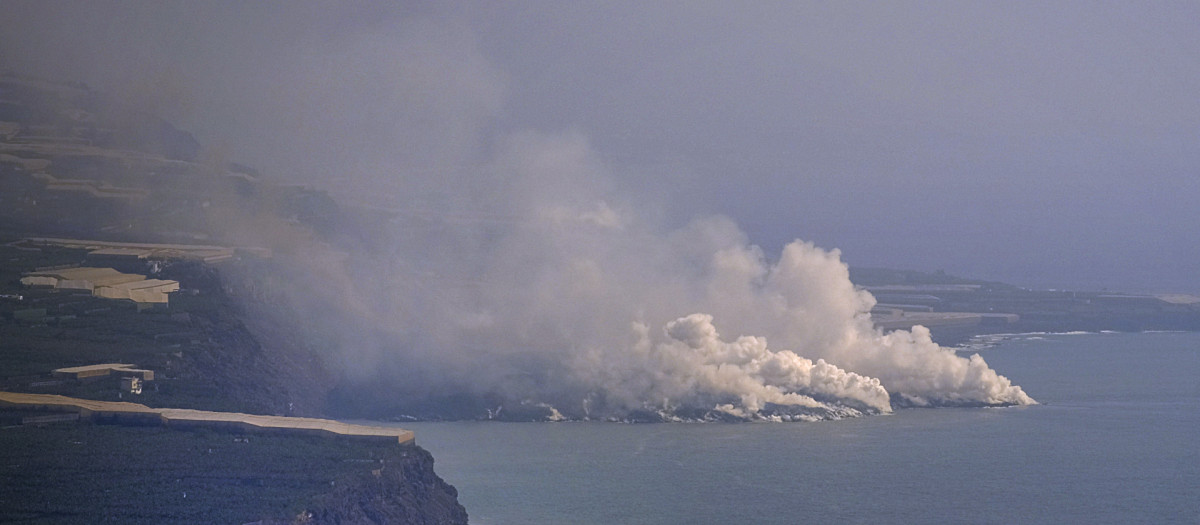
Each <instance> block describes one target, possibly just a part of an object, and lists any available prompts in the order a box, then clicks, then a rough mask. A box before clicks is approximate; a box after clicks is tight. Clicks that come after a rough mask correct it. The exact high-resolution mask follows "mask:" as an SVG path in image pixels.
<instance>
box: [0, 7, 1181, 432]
mask: <svg viewBox="0 0 1200 525" xmlns="http://www.w3.org/2000/svg"><path fill="white" fill-rule="evenodd" d="M3 7H4V11H5V16H4V17H0V61H2V62H0V69H13V70H16V71H18V72H22V73H25V74H32V75H37V76H43V77H50V78H59V79H65V80H82V81H85V82H88V83H89V84H92V85H94V86H96V87H97V88H98V89H100V90H102V91H105V92H109V93H116V94H120V95H121V96H126V97H128V98H129V99H130V100H137V101H140V102H141V103H142V104H143V105H146V104H150V105H153V106H154V107H156V108H159V111H160V112H162V113H163V114H164V116H166V117H168V118H171V119H172V120H174V121H175V122H177V123H178V124H179V125H180V126H181V127H184V128H187V129H190V130H193V131H194V132H195V133H196V135H197V137H198V138H199V139H200V141H201V142H202V143H205V144H207V145H209V146H210V147H211V148H212V149H213V151H212V152H211V154H212V155H214V156H218V157H222V158H229V159H232V160H236V161H239V162H243V163H247V164H251V165H254V166H256V167H259V168H261V169H263V170H264V172H265V173H266V174H267V176H268V177H271V178H274V179H276V180H281V181H297V182H305V183H309V184H314V185H316V186H318V187H321V188H325V189H328V190H329V191H330V192H331V193H333V194H334V195H336V196H338V198H339V199H346V200H347V201H354V202H359V203H365V204H369V205H372V206H377V207H380V208H384V209H389V210H394V211H395V212H396V213H398V214H399V217H400V218H399V219H396V220H393V221H392V222H390V223H388V224H378V225H374V226H372V227H371V228H370V229H371V230H372V231H370V232H368V233H369V234H370V235H367V236H365V237H366V238H368V239H369V240H368V241H366V242H364V245H363V247H362V249H361V250H358V249H355V250H349V249H342V251H341V252H339V250H338V249H333V248H329V247H324V246H322V245H320V244H319V243H314V242H311V241H310V240H308V239H306V238H304V237H303V236H302V235H288V234H280V230H285V229H286V228H284V227H283V226H279V225H272V226H271V227H270V228H265V229H264V230H265V232H267V233H264V231H259V230H257V229H255V228H249V227H246V228H242V230H241V231H240V234H241V235H242V236H243V237H242V239H243V240H244V241H245V242H259V243H273V244H275V245H276V247H277V248H278V249H279V253H281V254H283V255H284V256H285V257H284V259H285V260H286V261H290V262H289V264H291V265H292V266H290V267H289V269H288V270H287V272H291V273H285V275H286V276H287V277H288V278H289V279H292V282H302V283H304V285H303V287H298V288H296V289H291V290H290V291H288V292H287V294H286V295H287V296H288V297H290V298H291V301H290V302H291V303H292V304H294V305H295V309H296V311H298V312H302V313H304V314H306V315H303V316H302V318H303V322H305V323H308V324H311V325H313V326H320V327H322V330H321V331H322V333H323V334H324V336H323V337H324V338H325V339H324V340H323V342H322V343H321V344H322V345H324V346H327V347H328V348H329V349H330V350H329V351H330V353H331V355H335V356H338V357H339V361H340V362H341V363H343V364H344V365H345V366H346V367H347V370H348V373H351V374H357V375H363V376H366V375H370V374H374V373H378V372H379V371H380V370H381V369H387V368H389V367H394V368H395V369H396V370H420V372H411V373H409V374H408V375H405V376H404V377H405V379H406V380H411V381H413V382H414V383H422V382H424V383H428V384H430V385H433V384H449V385H455V387H453V388H470V389H475V390H477V391H493V390H501V391H504V392H505V394H506V395H508V396H509V397H511V398H514V399H522V398H529V399H534V400H535V401H538V402H548V403H551V404H555V405H556V406H558V405H559V404H562V405H566V404H569V403H574V404H577V405H581V406H580V410H583V409H585V407H583V406H582V405H584V404H586V405H588V406H594V405H595V404H599V403H601V401H603V404H606V405H608V406H620V407H624V408H640V407H643V406H646V407H650V408H664V407H667V406H674V405H682V404H686V403H693V404H696V405H704V406H716V405H722V406H724V405H728V406H727V407H726V408H727V410H728V411H730V412H731V413H733V412H738V411H754V410H756V409H757V408H760V407H765V406H768V404H774V405H789V406H798V407H799V406H807V407H810V408H812V407H817V408H818V410H817V412H820V410H830V411H833V412H837V411H842V410H860V411H862V410H865V411H886V409H887V408H888V406H890V405H889V404H887V403H885V402H883V401H881V400H882V399H884V397H882V396H884V394H883V392H884V391H886V393H887V397H888V398H890V399H891V403H909V404H917V405H920V404H940V403H943V404H944V403H952V404H953V403H962V404H988V403H1022V402H1028V401H1029V399H1028V397H1027V396H1025V395H1024V393H1022V392H1021V391H1020V390H1019V388H1017V387H1014V386H1012V385H1010V384H1009V383H1008V381H1007V380H1006V379H1004V378H1003V377H1000V376H997V375H996V374H995V372H993V371H992V370H990V369H988V368H987V366H986V364H984V363H983V361H982V360H981V359H978V358H972V359H969V360H968V359H963V358H959V357H956V356H955V355H954V354H953V353H952V352H949V351H948V350H945V349H942V348H939V347H937V346H936V345H934V344H932V343H931V342H929V341H928V337H927V334H925V333H923V332H922V331H920V330H916V331H914V333H906V332H897V333H894V334H890V335H886V336H885V335H882V334H879V333H877V332H876V331H874V330H873V329H872V328H871V327H870V324H869V321H868V320H867V319H866V317H865V314H864V313H863V312H865V311H866V310H868V309H869V306H870V303H871V301H872V300H871V298H870V297H869V296H868V295H867V294H864V293H862V292H859V291H855V290H854V288H853V286H852V285H851V284H850V283H849V281H848V279H846V277H845V266H844V265H843V264H842V263H841V261H840V258H841V253H844V254H845V256H846V259H847V260H849V261H850V262H852V263H855V264H862V265H879V266H894V267H910V268H915V269H923V270H931V269H937V268H941V269H945V270H947V271H948V272H951V273H958V274H964V275H969V276H972V277H979V278H987V279H998V280H1006V281H1009V282H1013V283H1015V284H1020V285H1027V286H1052V287H1080V288H1087V289H1098V288H1102V287H1109V288H1113V289H1124V290H1130V291H1139V290H1145V291H1182V292H1200V288H1198V286H1200V285H1197V284H1196V283H1197V281H1196V280H1195V275H1196V274H1197V273H1198V272H1200V266H1198V265H1200V262H1198V261H1200V251H1198V250H1200V245H1198V244H1197V243H1195V242H1194V240H1193V237H1194V226H1193V225H1194V224H1197V223H1200V206H1196V205H1195V203H1196V201H1197V199H1198V198H1200V178H1197V177H1195V176H1194V173H1192V172H1193V171H1194V166H1196V165H1200V163H1198V162H1197V161H1200V143H1198V141H1197V127H1196V125H1197V122H1200V99H1197V98H1196V97H1195V96H1194V93H1195V91H1196V86H1197V85H1200V66H1198V65H1197V64H1200V60H1197V59H1198V58H1200V57H1198V56H1197V49H1198V48H1197V47H1196V46H1195V45H1194V44H1195V42H1194V35H1195V30H1194V27H1193V24H1192V22H1191V21H1193V20H1196V19H1197V15H1200V13H1197V12H1196V11H1197V7H1196V6H1195V5H1192V4H1153V5H1137V4H1128V3H1092V2H1089V3H1070V2H1063V3H1054V4H1044V3H1018V4H1007V5H999V4H996V5H992V4H964V3H957V2H947V3H933V4H928V3H925V4H919V5H915V6H914V5H904V4H896V5H884V6H880V5H878V4H855V3H839V4H834V5H828V4H797V5H789V6H783V7H780V6H774V5H768V4H753V5H744V4H739V5H733V4H726V3H704V2H689V3H683V4H671V3H664V4H653V5H650V6H644V5H638V4H633V3H622V2H603V3H597V4H575V3H522V4H518V5H504V6H500V5H493V4H490V3H456V4H453V5H443V6H427V5H424V4H422V3H414V4H411V5H400V6H379V5H372V4H339V5H338V6H318V5H315V4H293V3H254V4H244V3H203V4H199V3H191V2H154V3H126V2H121V3H108V2H80V3H49V4H47V3H45V2H14V1H7V2H4V4H3ZM796 238H803V239H808V240H811V241H813V242H815V243H816V245H818V246H822V247H825V248H832V247H839V248H841V250H842V252H837V251H825V250H823V249H821V248H817V247H815V246H813V245H812V244H807V243H804V242H799V243H796V242H793V241H794V239H796ZM285 241H286V242H285ZM288 254H292V255H294V257H292V258H290V259H289V258H287V257H286V256H287V255H288ZM330 311H337V312H346V314H345V315H341V314H338V315H332V314H330V313H329V312H330ZM331 317H333V318H336V319H330V318H331ZM395 363H402V364H395ZM389 373H394V374H399V375H402V374H403V373H402V372H400V371H394V372H389ZM880 389H882V391H881V390H880ZM589 396H591V397H589ZM600 397H603V398H604V399H603V400H601V399H599V398H600ZM587 399H594V401H587V402H586V403H585V401H583V400H587ZM567 400H571V401H569V402H568V401H567ZM821 407H824V408H821Z"/></svg>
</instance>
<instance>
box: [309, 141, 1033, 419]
mask: <svg viewBox="0 0 1200 525" xmlns="http://www.w3.org/2000/svg"><path fill="white" fill-rule="evenodd" d="M502 152H503V153H502V154H500V155H499V156H498V158H497V160H496V161H495V162H493V163H492V164H491V165H490V166H489V168H488V172H489V173H490V176H489V177H481V178H479V179H478V183H477V184H476V185H475V186H474V187H472V188H467V189H465V191H461V192H460V193H459V194H458V196H457V198H456V199H455V202H453V203H450V204H448V205H446V206H444V207H443V208H442V209H440V210H437V211H427V212H425V213H423V214H421V215H420V216H419V220H418V219H412V218H411V216H410V218H408V219H404V220H401V221H399V222H396V223H395V224H393V226H394V227H393V228H391V229H390V230H389V231H387V232H382V233H384V235H382V236H376V238H377V239H379V240H380V242H381V243H384V244H385V245H386V249H382V250H377V251H379V252H381V253H384V254H386V255H387V257H383V258H379V259H370V258H366V257H362V256H356V257H348V258H345V259H343V264H344V266H343V267H339V268H337V269H331V268H329V267H328V266H325V267H322V268H321V271H322V272H324V273H325V274H329V273H331V272H337V271H345V272H348V273H358V274H362V273H368V274H370V275H371V278H370V279H365V280H364V279H356V278H348V279H340V280H338V281H337V282H339V283H341V285H342V286H347V285H348V286H350V287H351V288H354V289H351V290H337V291H330V292H329V293H331V294H334V295H345V294H346V293H347V292H348V293H349V294H351V295H353V296H354V297H355V298H356V300H355V303H356V304H362V305H363V306H362V307H360V308H358V309H357V311H358V312H359V315H360V316H366V317H367V318H369V320H370V323H369V324H370V325H371V327H372V328H371V330H369V331H368V332H370V334H371V335H369V336H368V335H364V331H363V330H358V329H355V330H353V331H352V333H347V334H345V335H344V337H343V340H342V341H341V342H340V344H341V346H342V347H343V348H347V349H352V351H348V352H346V354H345V355H353V356H354V359H353V360H352V362H351V363H347V365H348V367H350V368H351V372H353V371H354V370H353V369H354V368H358V369H359V373H360V374H368V375H369V374H381V373H386V372H380V370H387V365H388V364H389V363H390V364H391V365H393V366H394V368H395V369H398V370H404V369H407V370H420V372H419V373H411V372H410V373H408V374H407V375H405V376H403V377H404V379H403V381H405V382H407V383H408V384H407V388H408V391H409V392H415V391H419V390H421V389H430V390H438V391H441V392H447V391H449V392H455V391H460V392H468V393H474V394H481V395H482V394H489V393H490V394H497V395H500V396H502V397H503V398H505V399H509V400H510V401H511V402H524V403H525V404H526V405H536V404H542V403H544V404H548V405H550V406H553V407H555V408H557V409H558V410H560V411H562V412H563V413H564V414H566V415H567V416H575V417H582V416H585V415H588V416H591V417H622V415H623V414H627V413H629V412H631V411H636V410H649V411H653V412H659V413H669V412H676V413H689V414H701V413H703V412H704V411H709V412H710V413H714V412H722V413H725V414H730V415H734V416H737V417H747V418H757V417H777V416H778V415H783V416H785V417H796V416H803V417H805V418H809V417H837V416H842V415H855V414H859V413H873V412H874V413H878V412H888V411H890V410H891V409H892V406H893V404H895V403H899V404H901V405H922V406H925V405H945V404H951V405H1006V404H1027V403H1033V400H1032V399H1031V398H1030V397H1029V396H1027V395H1026V394H1025V393H1024V392H1023V391H1022V390H1021V389H1020V387H1017V386H1014V385H1012V384H1011V383H1010V382H1009V381H1008V380H1007V379H1006V378H1004V377H1003V376H1000V375H997V374H996V373H995V371H993V370H991V369H990V368H988V366H987V365H986V364H985V363H984V362H983V360H982V359H981V358H979V357H978V356H972V357H971V358H970V359H967V358H963V357H959V356H957V355H956V354H955V353H954V352H953V351H952V350H950V349H947V348H943V347H940V346H938V345H937V344H935V343H933V342H932V341H930V339H929V335H928V331H926V330H924V329H923V328H917V329H915V330H914V331H913V332H911V333H910V332H905V331H898V332H894V333H891V334H887V335H884V334H882V333H881V332H880V331H879V330H877V329H875V328H874V327H873V326H872V325H871V321H870V319H869V316H868V312H869V311H870V309H871V307H872V306H873V305H874V298H873V297H871V295H870V294H868V293H866V292H865V291H862V290H858V289H856V288H855V287H854V285H853V284H852V283H851V282H850V280H849V274H848V270H847V268H846V265H845V264H843V263H842V262H841V261H840V254H839V253H838V251H837V250H832V251H826V250H822V249H820V248H818V247H816V246H813V245H812V244H810V243H805V242H801V241H796V242H793V243H791V244H789V245H787V246H786V247H785V248H784V249H783V252H782V253H781V254H780V256H779V258H778V260H776V261H773V262H772V261H770V260H768V258H767V257H766V256H765V255H764V253H763V252H762V250H761V249H759V248H758V247H757V246H754V245H753V244H750V243H749V242H748V240H747V238H746V236H745V234H744V233H742V232H741V231H740V230H739V229H738V228H737V227H736V226H735V225H734V224H733V223H732V222H731V221H730V220H728V219H726V218H723V217H709V218H700V219H696V220H693V221H691V222H690V223H688V224H686V225H684V226H683V227H678V228H667V227H662V226H658V225H655V224H653V223H651V222H650V221H648V220H646V219H645V218H643V217H641V216H639V215H638V214H636V213H634V212H633V210H632V208H631V207H630V206H629V205H627V204H625V203H624V202H623V199H621V198H620V196H619V195H617V194H616V192H615V191H613V190H612V188H611V186H610V185H609V183H608V182H607V181H608V178H607V175H606V173H605V170H604V168H603V166H602V165H601V164H600V163H599V162H598V161H597V160H596V159H595V157H594V155H593V153H592V152H591V149H590V148H589V146H588V145H587V143H586V141H585V140H584V139H583V138H582V137H581V136H579V135H566V136H544V135H536V134H520V135H517V136H516V137H514V138H513V139H511V140H510V141H509V142H508V143H506V144H505V145H504V146H503V148H502ZM414 207H415V205H411V204H409V205H407V206H398V207H397V209H399V210H411V209H413V208H414ZM355 287H356V288H355ZM343 302H345V301H343ZM631 325H632V326H633V327H634V328H633V330H632V331H631V330H630V326H631ZM716 326H720V327H721V330H722V331H723V332H725V333H727V334H732V337H731V338H730V339H722V338H721V337H720V336H719V335H718V333H717V329H716ZM652 327H653V328H652ZM631 332H632V333H631ZM768 344H769V345H770V346H768ZM351 352H352V353H351ZM352 375H353V374H352ZM397 381H401V380H400V379H397ZM698 417H699V416H698Z"/></svg>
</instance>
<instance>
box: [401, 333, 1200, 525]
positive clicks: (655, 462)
mask: <svg viewBox="0 0 1200 525" xmlns="http://www.w3.org/2000/svg"><path fill="white" fill-rule="evenodd" d="M983 355H984V356H985V357H986V358H987V359H988V361H989V363H992V364H993V365H994V366H997V367H1002V368H1003V369H1004V370H1005V371H1006V372H1007V373H1008V375H1010V376H1011V377H1012V378H1013V380H1014V381H1019V382H1020V383H1021V384H1022V385H1023V386H1025V387H1026V389H1027V390H1029V391H1030V392H1031V393H1033V395H1036V396H1037V397H1038V399H1039V401H1041V402H1042V404H1041V405H1035V406H1027V407H1013V408H1003V409H976V408H970V409H949V408H942V409H929V410H926V409H912V410H898V411H896V412H895V413H894V414H892V415H885V416H872V417H863V418H854V419H847V420H841V421H825V422H817V423H784V424H770V423H747V424H719V423H716V424H713V423H709V424H648V425H626V424H611V423H486V422H484V423H413V424H405V425H404V426H406V427H408V428H412V429H414V430H416V432H417V436H418V442H420V443H421V445H422V446H423V447H426V448H428V449H429V450H431V451H432V452H433V453H434V454H435V456H436V457H437V469H438V472H440V473H441V474H442V476H444V477H445V478H446V479H447V481H449V482H450V483H452V484H454V485H455V486H456V487H457V488H458V489H459V493H460V497H461V499H462V501H463V503H464V505H466V507H467V510H468V512H469V513H470V514H471V520H472V523H481V524H507V523H641V524H668V523H780V524H784V523H788V524H791V523H996V524H1008V523H1046V524H1051V523H1054V524H1060V523H1090V524H1098V523H1112V524H1117V523H1122V524H1123V523H1196V522H1197V521H1198V520H1200V446H1197V441H1196V436H1197V435H1198V434H1200V384H1198V383H1197V380H1196V377H1200V334H1194V333H1149V334H1087V335H1070V336H1065V335H1049V336H1020V337H1017V338H1015V339H1013V340H1010V341H1006V342H1004V343H1002V344H1000V345H999V346H997V347H995V348H991V349H987V350H985V351H984V352H983Z"/></svg>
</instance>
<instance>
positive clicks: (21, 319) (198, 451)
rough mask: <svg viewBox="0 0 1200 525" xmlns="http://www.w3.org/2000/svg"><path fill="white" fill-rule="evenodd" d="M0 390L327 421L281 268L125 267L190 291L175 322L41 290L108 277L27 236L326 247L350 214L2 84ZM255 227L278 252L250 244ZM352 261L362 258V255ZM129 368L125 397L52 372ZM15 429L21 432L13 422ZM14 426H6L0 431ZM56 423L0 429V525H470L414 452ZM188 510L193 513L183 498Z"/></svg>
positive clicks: (182, 142)
mask: <svg viewBox="0 0 1200 525" xmlns="http://www.w3.org/2000/svg"><path fill="white" fill-rule="evenodd" d="M0 101H2V102H0V296H3V297H0V389H4V390H10V391H23V392H33V393H43V394H63V395H69V396H74V397H82V398H88V399H97V400H106V401H117V400H125V401H135V402H138V403H143V404H146V405H150V406H155V407H173V408H196V409H204V410H219V411H237V412H248V413H255V414H271V415H297V416H300V415H303V416H322V415H329V414H328V410H327V406H326V398H327V393H328V391H329V390H330V389H331V388H332V387H333V385H334V384H335V383H336V381H337V375H336V373H335V372H333V371H331V369H330V367H329V366H328V363H326V362H324V361H323V360H322V359H321V355H320V352H319V350H320V348H319V346H317V345H316V344H314V343H313V341H312V339H311V338H310V337H307V335H308V334H305V333H298V332H297V331H296V330H294V329H292V328H291V327H289V326H287V323H285V322H284V321H285V320H286V318H287V317H286V316H287V315H289V312H288V311H287V310H286V308H283V307H281V306H280V305H278V304H273V301H276V300H278V297H277V296H276V295H274V293H273V291H272V290H271V289H270V288H269V287H268V286H265V285H264V284H263V283H268V282H270V281H271V280H272V279H275V280H279V279H282V278H285V277H279V276H276V275H274V274H272V269H273V267H274V266H273V265H272V263H271V262H270V260H269V258H263V257H262V256H261V255H255V256H246V257H236V258H234V259H233V260H227V261H223V262H221V263H219V264H217V265H213V264H207V263H202V262H199V261H192V260H184V259H178V258H155V259H151V260H140V261H132V262H130V261H126V263H127V264H129V266H127V267H120V268H118V269H119V270H120V271H123V272H127V273H139V274H143V275H147V276H150V277H152V278H158V279H170V280H175V281H178V282H179V283H180V288H181V290H180V291H179V292H176V293H173V294H172V296H171V299H170V303H169V305H167V306H162V305H159V306H155V307H146V306H145V305H142V306H138V305H136V304H134V303H133V302H130V301H121V300H111V299H102V298H97V297H93V296H92V295H91V294H90V293H88V292H87V291H71V290H55V289H46V288H29V287H25V286H23V285H21V284H20V282H19V279H20V277H21V275H22V274H23V273H24V272H28V271H31V270H34V269H35V268H39V267H48V266H61V265H85V266H86V265H91V264H95V263H94V261H92V260H90V259H89V258H88V256H87V252H86V251H84V250H76V249H67V248H60V247H54V246H44V245H42V246H31V245H28V244H22V243H21V240H22V239H23V238H27V237H69V238H80V239H96V240H105V241H123V242H136V243H182V244H221V245H231V246H244V245H256V244H257V243H258V242H260V241H261V240H262V239H263V238H264V237H259V236H258V235H266V236H268V237H266V238H268V239H270V238H276V239H277V238H295V239H301V240H302V242H321V241H319V240H316V239H319V238H320V237H321V236H322V235H325V234H327V233H329V232H330V227H331V225H332V224H334V220H335V217H334V216H335V215H337V214H338V213H339V210H338V208H337V206H336V204H334V203H333V201H332V200H331V199H329V198H328V197H327V196H325V195H324V194H322V193H320V192H317V191H313V190H311V189H308V188H304V187H299V186H288V185H277V184H268V183H264V182H262V181H260V180H259V174H258V173H257V172H256V171H255V170H253V169H252V168H248V167H245V166H241V165H238V164H234V163H230V162H227V161H223V160H220V159H215V158H206V157H205V155H204V154H203V150H202V148H201V147H200V145H199V144H198V143H197V141H196V140H195V139H194V138H193V137H192V136H191V135H189V134H188V133H186V132H184V131H181V130H179V129H177V128H175V127H174V126H172V125H171V124H169V123H167V122H165V121H162V120H161V119H159V118H157V117H156V116H154V115H151V114H147V113H144V112H141V111H139V110H136V109H133V108H127V107H118V106H116V105H114V104H113V103H112V101H111V100H108V99H106V98H105V97H104V96H102V95H100V94H97V93H95V92H93V91H91V90H90V89H88V88H87V86H84V85H81V84H77V83H56V82H46V81H41V80H36V79H27V78H20V77H15V76H11V75H0ZM248 224H254V225H255V226H256V228H263V229H265V230H266V231H268V232H269V233H267V234H262V233H261V232H257V231H256V232H249V231H248V229H247V228H246V227H245V226H246V225H248ZM348 242H352V239H351V240H350V241H348ZM105 362H125V363H134V364H137V365H138V366H139V367H142V368H149V369H152V370H154V371H155V372H156V378H155V380H154V381H151V382H147V383H146V385H145V388H144V389H143V393H142V394H140V395H133V394H130V393H127V392H126V393H122V392H121V391H120V389H119V388H118V378H116V377H108V378H103V379H97V380H89V381H83V382H76V381H63V380H60V379H56V378H52V377H50V375H49V372H50V371H51V370H53V369H55V368H61V367H69V366H78V365H89V364H96V363H105ZM0 420H3V421H4V422H3V425H13V424H14V423H19V422H20V420H21V417H19V415H17V414H4V413H0ZM0 426H2V425H0ZM241 437H242V436H237V435H234V434H229V433H223V432H205V431H199V432H195V431H179V430H170V429H163V428H131V427H117V426H104V425H91V424H75V423H57V424H53V425H51V426H47V427H44V428H37V427H32V426H8V427H5V428H0V463H3V465H0V521H5V522H7V521H11V520H22V521H28V522H31V523H42V522H46V523H50V522H52V523H64V522H67V523H93V522H96V521H102V520H109V521H116V522H131V523H245V522H253V521H256V520H264V521H265V522H271V523H292V522H303V523H413V524H425V523H465V522H466V512H465V510H464V509H463V508H462V506H461V505H459V504H458V503H457V499H456V496H457V495H456V492H455V490H454V488H453V487H451V486H450V485H448V484H446V483H445V482H444V481H442V480H441V479H440V478H438V477H437V475H436V474H435V473H434V472H433V461H432V458H431V457H430V456H429V454H428V453H427V452H425V451H424V450H423V449H420V448H419V447H416V446H397V445H392V446H388V445H379V444H373V445H372V444H361V443H353V442H348V441H345V440H326V439H320V438H312V437H301V436H247V437H249V442H246V441H244V440H241V439H235V438H241ZM210 451H211V452H210ZM185 493H186V494H187V497H186V498H184V496H183V495H184V494H185Z"/></svg>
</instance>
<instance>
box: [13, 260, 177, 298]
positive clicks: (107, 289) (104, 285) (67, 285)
mask: <svg viewBox="0 0 1200 525" xmlns="http://www.w3.org/2000/svg"><path fill="white" fill-rule="evenodd" d="M21 284H24V285H26V286H49V287H52V288H57V289H60V290H87V291H90V292H92V295H94V296H96V297H104V298H107V299H128V300H131V301H134V302H136V303H157V304H166V303H167V302H168V300H169V296H168V295H167V294H169V293H171V292H177V291H179V282H178V281H169V280H164V279H147V278H146V276H144V275H138V274H132V273H121V272H118V271H116V270H114V269H112V268H91V267H77V268H60V269H47V270H41V271H35V272H30V273H27V274H25V276H24V277H22V278H21Z"/></svg>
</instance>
